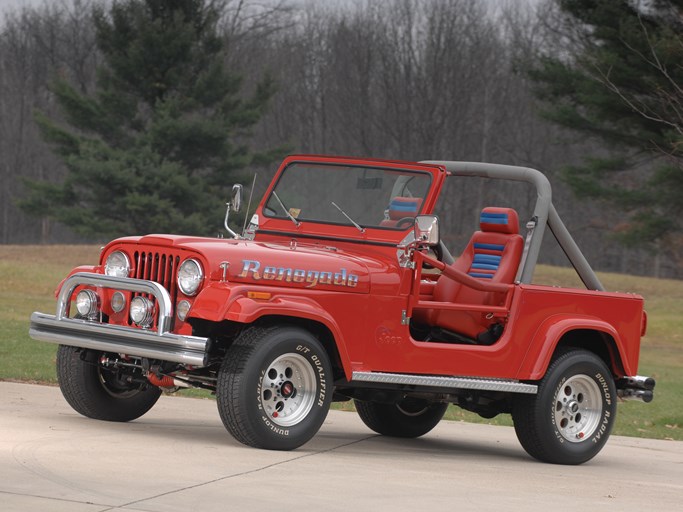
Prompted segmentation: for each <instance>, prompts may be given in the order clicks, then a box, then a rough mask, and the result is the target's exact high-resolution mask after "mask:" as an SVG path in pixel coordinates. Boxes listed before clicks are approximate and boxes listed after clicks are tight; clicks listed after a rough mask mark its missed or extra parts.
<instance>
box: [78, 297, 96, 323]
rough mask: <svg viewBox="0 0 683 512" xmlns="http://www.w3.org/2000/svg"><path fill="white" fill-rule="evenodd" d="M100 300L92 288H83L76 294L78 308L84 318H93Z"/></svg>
mask: <svg viewBox="0 0 683 512" xmlns="http://www.w3.org/2000/svg"><path fill="white" fill-rule="evenodd" d="M98 306H99V300H98V298H97V294H96V293H95V292H94V291H92V290H81V291H80V292H78V295H76V310H77V311H78V314H79V315H81V316H82V317H84V318H92V317H93V316H94V315H95V314H97V309H98Z"/></svg>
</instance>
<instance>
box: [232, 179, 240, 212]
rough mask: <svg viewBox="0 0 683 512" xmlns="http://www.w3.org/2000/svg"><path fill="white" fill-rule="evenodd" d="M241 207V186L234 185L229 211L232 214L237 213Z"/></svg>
mask: <svg viewBox="0 0 683 512" xmlns="http://www.w3.org/2000/svg"><path fill="white" fill-rule="evenodd" d="M241 206H242V185H239V184H235V185H233V186H232V199H230V209H231V210H232V211H233V212H239V211H240V207H241Z"/></svg>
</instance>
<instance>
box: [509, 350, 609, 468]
mask: <svg viewBox="0 0 683 512" xmlns="http://www.w3.org/2000/svg"><path fill="white" fill-rule="evenodd" d="M616 396H617V394H616V387H615V384H614V379H613V377H612V374H611V372H610V370H609V368H607V366H606V365H605V363H604V362H603V361H602V359H600V358H599V357H598V356H596V355H595V354H593V353H592V352H588V351H587V350H570V351H568V352H565V353H564V354H562V355H560V356H559V357H558V358H557V359H555V360H554V361H553V362H552V363H551V365H550V367H549V368H548V371H547V373H546V375H545V377H544V378H543V380H541V383H540V385H539V389H538V394H537V395H535V396H531V395H520V396H518V397H517V399H516V400H515V403H514V405H513V409H512V419H513V421H514V425H515V432H516V434H517V438H518V439H519V442H520V443H521V444H522V447H523V448H524V449H525V450H526V451H527V453H529V455H531V456H532V457H534V458H536V459H538V460H540V461H542V462H550V463H553V464H582V463H584V462H586V461H588V460H590V459H592V458H593V457H595V456H596V455H597V454H598V452H599V451H600V450H601V449H602V447H603V446H604V445H605V443H606V442H607V438H608V437H609V435H610V433H611V431H612V427H613V426H614V423H615V421H616V412H617V402H616Z"/></svg>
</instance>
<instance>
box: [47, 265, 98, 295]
mask: <svg viewBox="0 0 683 512" xmlns="http://www.w3.org/2000/svg"><path fill="white" fill-rule="evenodd" d="M99 268H100V267H98V266H95V265H81V266H80V267H76V268H74V269H72V270H71V272H69V275H67V276H66V277H65V278H64V279H62V280H61V281H60V282H59V284H58V285H57V289H56V290H55V298H57V297H58V296H59V292H61V291H62V286H64V282H65V281H66V280H67V279H69V278H70V277H71V276H72V275H74V274H77V273H78V272H91V273H92V272H95V271H96V270H98V269H99Z"/></svg>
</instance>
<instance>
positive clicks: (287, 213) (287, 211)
mask: <svg viewBox="0 0 683 512" xmlns="http://www.w3.org/2000/svg"><path fill="white" fill-rule="evenodd" d="M273 196H274V197H275V199H277V202H278V203H280V206H282V210H283V211H284V212H285V215H287V217H289V218H290V220H291V221H292V222H293V223H294V225H295V226H296V227H297V228H298V227H299V224H301V223H300V222H299V221H298V220H296V219H295V218H294V216H293V215H292V214H291V213H289V210H288V209H287V207H286V206H285V203H283V202H282V200H281V199H280V197H279V196H278V195H277V192H275V191H274V190H273Z"/></svg>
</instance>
